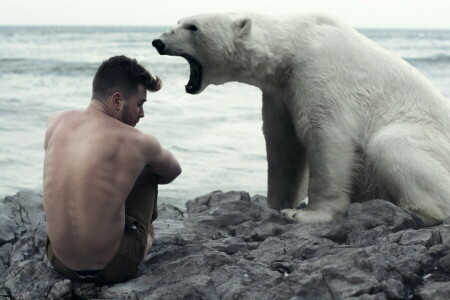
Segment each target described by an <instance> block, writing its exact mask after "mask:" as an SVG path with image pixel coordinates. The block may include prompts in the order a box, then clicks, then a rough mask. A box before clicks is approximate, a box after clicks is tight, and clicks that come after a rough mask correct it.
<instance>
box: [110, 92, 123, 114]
mask: <svg viewBox="0 0 450 300" xmlns="http://www.w3.org/2000/svg"><path fill="white" fill-rule="evenodd" d="M110 99H111V102H112V105H113V107H114V109H115V110H116V111H119V110H120V109H121V107H122V102H123V96H122V93H121V92H114V93H113V94H112V95H111V98H110Z"/></svg>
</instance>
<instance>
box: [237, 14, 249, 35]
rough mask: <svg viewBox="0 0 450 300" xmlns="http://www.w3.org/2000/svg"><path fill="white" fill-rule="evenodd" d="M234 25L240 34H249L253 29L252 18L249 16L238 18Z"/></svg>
mask: <svg viewBox="0 0 450 300" xmlns="http://www.w3.org/2000/svg"><path fill="white" fill-rule="evenodd" d="M234 25H235V27H236V29H237V31H238V34H239V35H240V36H244V35H247V34H249V33H250V31H251V30H252V20H251V19H249V18H245V19H239V20H236V21H235V22H234Z"/></svg>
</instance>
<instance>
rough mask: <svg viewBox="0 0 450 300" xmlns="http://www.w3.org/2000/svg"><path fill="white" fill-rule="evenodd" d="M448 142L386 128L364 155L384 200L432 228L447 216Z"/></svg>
mask: <svg viewBox="0 0 450 300" xmlns="http://www.w3.org/2000/svg"><path fill="white" fill-rule="evenodd" d="M449 149H450V142H449V141H448V140H447V137H446V136H444V135H443V134H442V133H440V132H438V131H436V130H434V129H432V128H426V127H425V128H424V127H420V126H417V127H415V126H414V125H412V124H397V125H390V126H388V127H385V128H384V129H382V130H381V131H379V132H378V133H377V134H375V136H374V137H373V138H372V139H371V140H370V141H369V143H368V145H367V154H368V159H369V161H370V164H371V167H373V168H374V174H375V176H377V177H378V178H376V180H377V181H378V182H380V184H381V185H382V186H383V188H384V189H386V190H387V194H389V195H391V197H392V199H387V200H390V201H392V202H394V203H395V204H397V205H398V206H400V207H402V208H404V209H408V210H411V211H413V212H415V213H416V214H418V215H419V216H420V217H421V218H422V220H423V221H424V223H425V224H427V225H434V224H438V223H440V222H442V221H443V220H444V219H445V218H447V217H449V216H450V150H449Z"/></svg>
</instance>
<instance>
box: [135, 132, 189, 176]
mask: <svg viewBox="0 0 450 300" xmlns="http://www.w3.org/2000/svg"><path fill="white" fill-rule="evenodd" d="M143 139H144V151H145V152H144V155H145V157H146V159H147V165H148V167H149V168H150V171H151V172H152V173H154V174H155V175H157V176H158V183H159V184H167V183H170V182H172V181H173V180H174V179H175V178H177V177H178V175H180V174H181V166H180V164H179V163H178V161H177V159H176V158H175V156H174V155H173V154H172V153H171V152H170V151H169V150H167V149H165V148H163V147H161V144H160V143H159V141H158V140H157V139H156V138H155V137H154V136H152V135H148V134H144V137H143Z"/></svg>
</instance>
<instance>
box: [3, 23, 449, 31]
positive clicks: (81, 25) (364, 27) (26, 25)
mask: <svg viewBox="0 0 450 300" xmlns="http://www.w3.org/2000/svg"><path fill="white" fill-rule="evenodd" d="M173 26H174V25H154V24H129V25H126V24H122V25H117V24H114V25H109V24H0V27H167V28H170V27H173ZM353 27H354V28H357V29H388V30H450V27H403V26H402V27H390V26H380V27H375V26H353Z"/></svg>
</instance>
